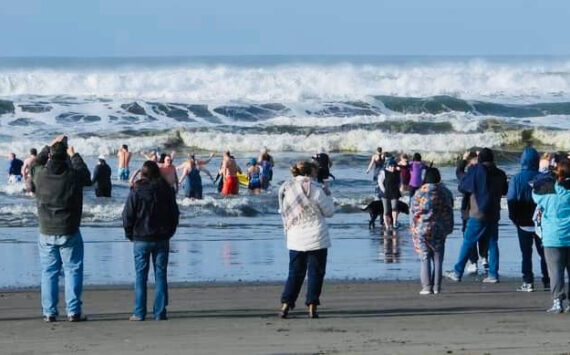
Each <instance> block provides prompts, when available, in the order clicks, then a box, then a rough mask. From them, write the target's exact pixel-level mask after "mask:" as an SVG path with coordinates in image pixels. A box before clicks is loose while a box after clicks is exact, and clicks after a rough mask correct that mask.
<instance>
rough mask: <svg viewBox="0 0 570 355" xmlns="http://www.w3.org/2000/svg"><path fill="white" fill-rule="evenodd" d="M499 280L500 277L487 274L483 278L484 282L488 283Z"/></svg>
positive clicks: (494, 282)
mask: <svg viewBox="0 0 570 355" xmlns="http://www.w3.org/2000/svg"><path fill="white" fill-rule="evenodd" d="M498 282H499V279H498V278H496V277H492V276H487V277H485V278H484V279H483V283H486V284H496V283H498Z"/></svg>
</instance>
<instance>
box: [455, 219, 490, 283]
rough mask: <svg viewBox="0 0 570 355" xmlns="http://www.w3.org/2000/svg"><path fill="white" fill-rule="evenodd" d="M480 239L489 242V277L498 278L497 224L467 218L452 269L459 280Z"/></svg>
mask: <svg viewBox="0 0 570 355" xmlns="http://www.w3.org/2000/svg"><path fill="white" fill-rule="evenodd" d="M481 238H488V240H489V276H490V277H495V278H498V277H499V222H498V221H497V222H488V221H482V220H478V219H475V218H469V220H468V221H467V227H466V229H465V234H464V235H463V244H462V245H461V250H460V252H459V258H458V260H457V264H455V267H454V271H455V274H456V275H457V276H458V277H460V278H461V277H462V276H463V271H464V270H465V264H466V263H467V260H469V254H470V253H471V249H472V248H473V247H474V246H475V245H476V244H477V242H478V241H479V240H480V239H481Z"/></svg>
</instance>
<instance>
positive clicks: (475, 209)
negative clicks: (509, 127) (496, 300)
mask: <svg viewBox="0 0 570 355" xmlns="http://www.w3.org/2000/svg"><path fill="white" fill-rule="evenodd" d="M459 190H460V191H461V192H462V193H468V194H469V220H468V221H467V228H466V230H465V235H464V238H463V244H462V245H461V250H460V252H459V257H458V260H457V263H456V264H455V267H454V269H453V270H452V271H448V272H446V274H445V276H446V277H447V278H449V279H451V280H453V281H461V277H462V276H463V272H464V270H465V264H466V263H467V260H468V259H469V253H470V251H471V249H472V248H473V247H474V246H475V244H476V243H477V241H478V240H479V239H480V238H484V237H488V238H489V276H487V277H486V278H485V279H483V282H486V283H497V282H499V244H498V241H499V219H500V218H501V197H502V196H504V195H506V194H507V190H508V184H507V175H506V174H505V172H504V171H502V170H501V169H499V168H497V166H496V165H495V163H494V156H493V151H492V150H491V149H489V148H484V149H482V150H481V152H479V157H478V163H477V164H476V165H474V166H472V167H471V168H470V169H469V170H467V174H465V176H464V177H463V178H462V179H461V182H460V184H459Z"/></svg>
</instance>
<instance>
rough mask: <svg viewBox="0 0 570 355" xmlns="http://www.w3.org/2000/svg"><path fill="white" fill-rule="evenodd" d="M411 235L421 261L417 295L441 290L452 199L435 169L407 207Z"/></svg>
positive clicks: (430, 170) (426, 175) (451, 214)
mask: <svg viewBox="0 0 570 355" xmlns="http://www.w3.org/2000/svg"><path fill="white" fill-rule="evenodd" d="M410 231H411V233H412V240H413V242H414V248H415V250H416V252H417V253H418V254H419V255H420V259H421V262H422V264H421V273H420V278H421V283H422V290H421V291H420V295H429V294H432V293H435V294H438V293H439V292H440V290H441V276H442V264H443V255H444V253H445V239H446V237H447V235H449V234H451V232H453V195H452V194H451V191H449V190H448V189H447V187H445V185H444V184H443V183H442V182H441V175H440V173H439V170H438V169H436V168H428V169H427V170H426V173H425V178H424V183H423V185H422V186H421V187H420V188H419V189H418V190H417V191H416V193H415V194H414V197H413V198H412V204H411V206H410Z"/></svg>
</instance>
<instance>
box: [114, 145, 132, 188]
mask: <svg viewBox="0 0 570 355" xmlns="http://www.w3.org/2000/svg"><path fill="white" fill-rule="evenodd" d="M117 159H118V164H119V171H118V174H117V175H118V178H119V180H120V181H129V175H130V173H131V172H130V170H129V163H130V162H131V152H129V147H128V146H127V145H126V144H123V145H122V146H121V148H120V149H119V152H118V153H117Z"/></svg>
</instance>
